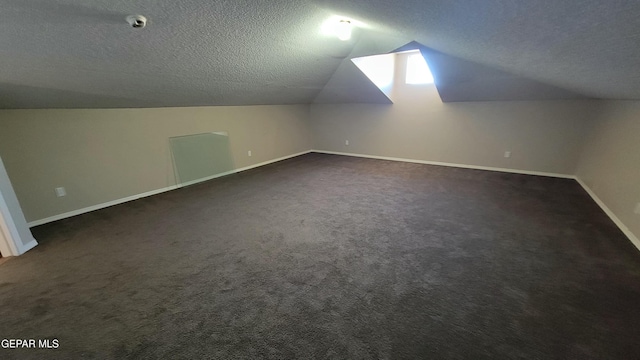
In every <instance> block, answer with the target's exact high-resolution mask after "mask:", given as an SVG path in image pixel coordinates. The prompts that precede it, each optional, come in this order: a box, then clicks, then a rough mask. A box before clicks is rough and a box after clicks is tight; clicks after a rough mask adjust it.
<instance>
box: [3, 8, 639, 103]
mask: <svg viewBox="0 0 640 360" xmlns="http://www.w3.org/2000/svg"><path fill="white" fill-rule="evenodd" d="M638 13H640V2H636V1H633V2H630V1H627V2H624V1H620V2H613V1H605V0H599V1H595V0H565V1H561V2H560V1H511V0H495V1H477V0H458V1H449V0H399V1H388V0H384V1H383V0H366V1H365V0H306V1H305V0H271V1H261V0H245V1H240V0H235V1H231V0H224V1H215V0H181V1H170V0H138V1H121V0H94V1H90V2H88V1H85V0H0V49H2V51H1V52H0V64H1V66H0V107H2V108H55V107H67V108H74V107H76V108H103V107H104V108H109V107H161V106H197V105H248V104H297V103H311V102H314V101H315V102H354V101H358V102H360V101H362V102H368V101H372V102H376V101H378V100H376V99H381V98H379V93H375V92H373V91H372V89H371V88H370V86H371V84H370V83H368V82H366V81H364V79H363V78H362V76H361V74H359V73H358V70H357V68H356V67H355V66H353V65H352V64H351V63H350V61H348V60H349V59H350V58H351V57H355V56H356V55H364V54H369V55H370V54H374V53H376V52H388V51H390V50H391V49H393V48H395V47H398V46H401V45H402V44H404V43H407V42H409V41H411V40H416V41H418V42H420V43H421V44H424V45H425V46H427V47H429V48H430V49H433V50H434V51H436V52H437V53H439V54H443V57H442V59H446V56H450V57H452V58H453V59H458V61H459V64H460V65H461V67H462V68H464V69H466V70H465V71H466V73H464V74H466V75H464V76H467V78H469V76H471V78H475V79H478V81H482V82H484V84H491V78H492V77H498V78H500V77H502V78H504V77H505V74H509V76H515V77H517V78H520V79H528V80H530V81H533V82H534V83H535V84H540V86H542V87H544V86H551V87H552V88H553V89H557V90H558V91H556V92H554V91H548V90H549V88H545V89H546V90H544V91H543V92H547V93H548V94H551V95H549V98H564V96H565V95H566V93H565V92H564V91H569V92H571V93H576V94H581V95H584V96H590V97H598V98H615V99H640V81H639V80H640V79H639V78H640V47H639V46H637V39H638V38H639V37H640V17H638V16H637V14H638ZM130 14H142V15H145V16H147V17H148V18H149V24H148V26H147V27H146V28H144V29H140V30H134V29H132V28H130V27H129V26H128V25H127V24H126V22H125V21H124V18H125V16H126V15H130ZM336 14H337V15H345V16H349V17H352V18H355V19H358V20H360V21H362V22H363V23H365V24H366V25H367V28H363V29H358V30H357V32H356V33H354V38H353V39H352V40H351V41H348V42H341V41H339V40H337V39H335V38H331V37H327V36H324V35H323V34H321V33H320V31H319V28H320V25H321V24H322V22H323V21H325V20H326V19H327V18H329V17H330V16H332V15H336ZM445 54H446V55H445ZM443 61H444V60H443ZM445 62H446V61H445ZM470 64H473V65H474V66H471V65H470ZM476 64H477V65H482V66H486V67H487V68H490V69H493V70H495V72H493V73H491V74H489V72H487V70H486V68H485V72H484V73H482V74H480V73H476V75H474V74H473V73H474V71H476V70H477V71H480V70H479V69H480V68H478V67H475V65H476ZM462 65H464V66H462ZM444 66H446V64H445V65H444ZM474 67H475V70H474V69H473V68H474ZM450 77H451V78H455V76H450ZM347 79H348V80H349V81H346V80H347ZM358 89H360V91H361V95H358V96H356V97H353V94H354V92H356V91H357V90H358ZM459 91H460V90H459ZM483 92H484V93H486V89H483ZM362 94H364V95H362ZM367 94H368V95H367ZM460 94H461V93H459V94H458V95H460ZM474 94H475V95H474ZM563 94H565V95H563ZM462 95H464V97H465V99H467V100H468V101H476V100H482V99H480V98H478V97H477V96H476V95H478V91H476V90H474V89H473V88H471V87H470V88H469V89H467V90H465V92H464V94H462ZM498 95H500V94H497V95H496V97H498V98H499V97H500V96H498ZM349 96H352V97H351V98H349ZM358 97H360V98H358Z"/></svg>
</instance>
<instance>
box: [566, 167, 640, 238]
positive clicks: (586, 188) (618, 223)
mask: <svg viewBox="0 0 640 360" xmlns="http://www.w3.org/2000/svg"><path fill="white" fill-rule="evenodd" d="M574 178H575V180H576V181H577V182H578V184H580V186H582V188H583V189H584V191H586V192H587V194H589V196H591V198H592V199H593V201H595V202H596V204H598V206H600V208H601V209H602V210H603V211H604V212H605V214H607V216H609V218H610V219H611V220H612V221H613V222H614V223H615V224H616V226H618V228H619V229H620V230H621V231H622V232H623V233H624V234H625V235H626V236H627V237H628V238H629V240H630V241H631V242H632V243H633V245H635V247H636V248H637V249H638V250H640V240H639V239H638V237H637V236H635V235H634V234H633V233H632V232H631V230H629V228H628V227H627V226H626V225H625V224H624V223H623V222H622V220H620V219H619V218H618V216H616V214H615V213H614V212H613V211H611V209H609V207H608V206H607V205H605V203H604V202H603V201H602V200H600V198H599V197H598V195H596V193H595V192H593V190H591V188H589V186H587V184H586V183H585V182H584V181H582V180H580V178H578V177H577V176H576V177H574Z"/></svg>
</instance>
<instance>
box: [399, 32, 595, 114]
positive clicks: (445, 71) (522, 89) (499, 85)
mask: <svg viewBox="0 0 640 360" xmlns="http://www.w3.org/2000/svg"><path fill="white" fill-rule="evenodd" d="M409 49H412V50H420V52H421V53H422V56H423V57H424V58H425V60H426V61H427V63H428V64H429V69H430V70H431V73H432V74H433V78H434V83H435V85H436V88H437V89H438V93H439V94H440V98H441V99H442V101H443V102H463V101H497V100H500V101H517V100H560V99H562V100H569V99H584V98H587V97H586V96H584V95H582V94H579V93H576V92H572V91H568V90H565V89H562V88H559V87H556V86H553V85H549V84H544V83H542V82H539V81H535V80H531V79H528V78H525V77H522V76H518V75H515V74H511V73H508V72H506V71H502V70H498V69H494V68H491V67H489V66H486V65H482V64H477V63H474V62H471V61H468V60H464V59H460V58H457V57H454V56H450V55H447V54H444V53H441V52H439V51H436V50H433V49H430V48H428V47H425V46H423V45H421V44H419V43H417V42H411V43H409V44H407V45H405V46H403V47H401V48H399V49H396V50H395V52H398V51H405V50H409Z"/></svg>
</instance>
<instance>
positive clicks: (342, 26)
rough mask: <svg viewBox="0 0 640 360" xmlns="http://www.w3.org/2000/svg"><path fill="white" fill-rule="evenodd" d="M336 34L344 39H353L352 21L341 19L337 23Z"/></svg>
mask: <svg viewBox="0 0 640 360" xmlns="http://www.w3.org/2000/svg"><path fill="white" fill-rule="evenodd" d="M335 31H336V36H337V37H338V39H340V40H342V41H347V40H349V39H351V21H349V20H340V22H339V23H338V24H337V25H336V30H335Z"/></svg>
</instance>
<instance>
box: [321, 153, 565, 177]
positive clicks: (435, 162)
mask: <svg viewBox="0 0 640 360" xmlns="http://www.w3.org/2000/svg"><path fill="white" fill-rule="evenodd" d="M312 152H315V153H320V154H331V155H343V156H353V157H361V158H367V159H378V160H390V161H400V162H408V163H415V164H426V165H437V166H448V167H456V168H463V169H474V170H487V171H497V172H505V173H511V174H523V175H535V176H547V177H555V178H561V179H574V178H575V176H573V175H568V174H557V173H547V172H540V171H528V170H516V169H507V168H497V167H490V166H477V165H466V164H456V163H447V162H440V161H428V160H416V159H404V158H396V157H388V156H377V155H367V154H355V153H345V152H337V151H325V150H312Z"/></svg>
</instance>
